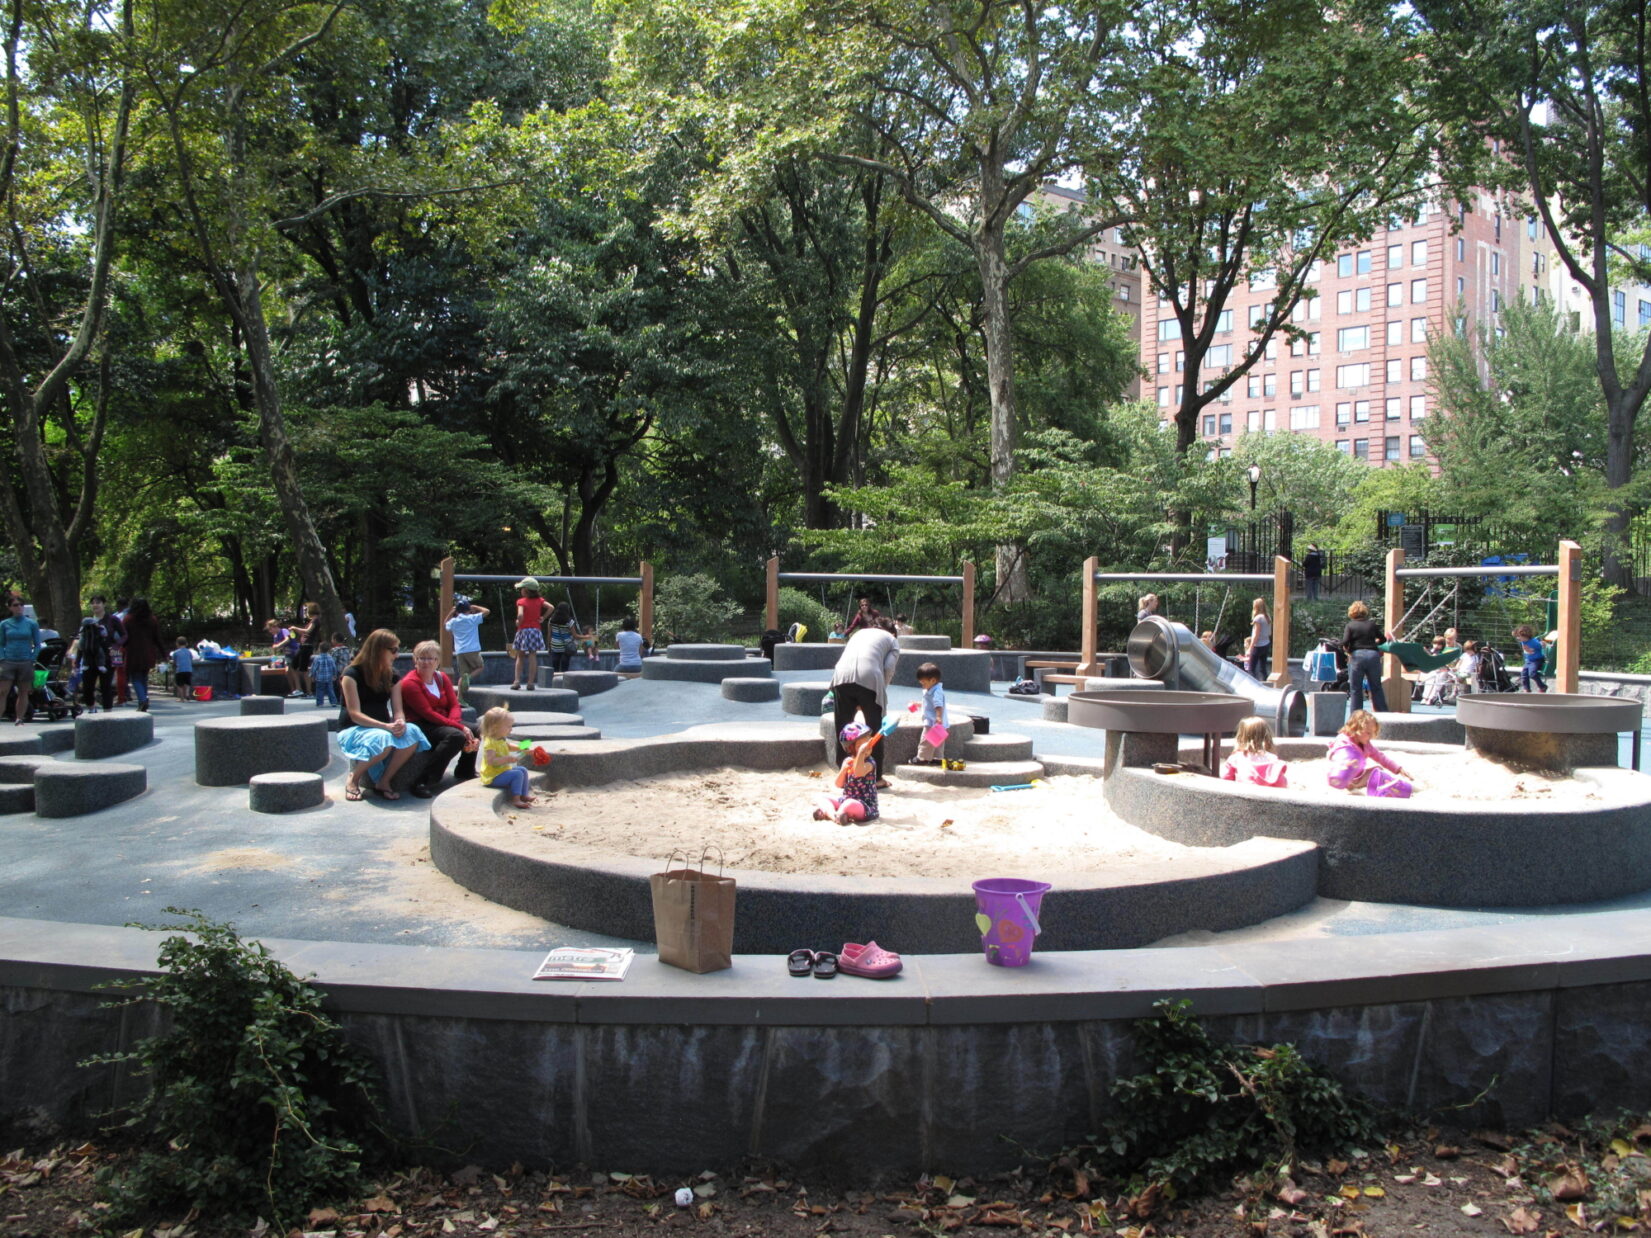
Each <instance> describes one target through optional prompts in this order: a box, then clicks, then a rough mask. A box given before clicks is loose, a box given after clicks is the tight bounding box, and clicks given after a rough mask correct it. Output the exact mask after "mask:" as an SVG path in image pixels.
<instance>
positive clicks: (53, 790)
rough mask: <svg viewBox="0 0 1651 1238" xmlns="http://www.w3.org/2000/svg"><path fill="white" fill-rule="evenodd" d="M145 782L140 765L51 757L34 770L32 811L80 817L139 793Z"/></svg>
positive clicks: (46, 814) (41, 814) (146, 779)
mask: <svg viewBox="0 0 1651 1238" xmlns="http://www.w3.org/2000/svg"><path fill="white" fill-rule="evenodd" d="M99 716H101V715H99ZM140 716H142V717H145V718H147V717H148V716H149V715H147V714H143V715H140ZM148 786H149V771H148V770H146V769H145V768H144V767H143V766H141V765H116V764H113V763H111V762H101V763H99V764H97V765H77V764H74V763H72V762H69V761H53V762H52V763H51V765H50V767H46V766H42V767H41V768H40V769H37V770H35V772H34V811H35V815H36V816H39V817H80V816H84V815H85V814H87V813H89V812H98V811H100V810H102V809H104V808H110V807H113V806H114V805H115V804H121V803H124V802H125V801H127V800H129V799H132V798H133V797H135V796H139V795H142V794H143V793H144V791H145V790H147V789H148Z"/></svg>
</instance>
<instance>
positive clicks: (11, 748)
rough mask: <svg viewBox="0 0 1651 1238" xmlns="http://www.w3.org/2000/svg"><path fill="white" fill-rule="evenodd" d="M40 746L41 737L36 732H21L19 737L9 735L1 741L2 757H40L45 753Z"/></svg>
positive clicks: (0, 755) (0, 751)
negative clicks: (39, 755) (40, 754)
mask: <svg viewBox="0 0 1651 1238" xmlns="http://www.w3.org/2000/svg"><path fill="white" fill-rule="evenodd" d="M44 751H45V749H43V748H42V747H41V746H40V736H38V735H36V734H35V733H34V732H32V731H29V732H27V733H24V732H19V733H18V734H17V735H15V736H12V735H7V736H6V737H5V738H4V739H0V757H22V756H31V755H38V754H39V753H41V752H44Z"/></svg>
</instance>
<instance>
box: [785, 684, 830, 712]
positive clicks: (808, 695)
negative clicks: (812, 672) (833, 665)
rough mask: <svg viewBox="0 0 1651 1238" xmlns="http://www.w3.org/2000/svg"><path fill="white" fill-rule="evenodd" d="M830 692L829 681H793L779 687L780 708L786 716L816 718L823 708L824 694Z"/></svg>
mask: <svg viewBox="0 0 1651 1238" xmlns="http://www.w3.org/2000/svg"><path fill="white" fill-rule="evenodd" d="M830 691H831V681H830V680H829V679H820V680H793V681H792V682H790V683H783V684H781V685H780V707H781V708H782V709H784V710H785V712H786V713H788V714H801V715H803V716H805V717H810V718H812V717H818V716H819V713H820V710H821V709H822V708H824V701H825V697H826V693H828V692H830Z"/></svg>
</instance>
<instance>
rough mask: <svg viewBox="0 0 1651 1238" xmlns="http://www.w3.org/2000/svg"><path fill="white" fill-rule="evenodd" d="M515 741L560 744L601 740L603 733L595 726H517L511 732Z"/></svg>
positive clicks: (511, 736) (541, 724)
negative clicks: (573, 741) (572, 741)
mask: <svg viewBox="0 0 1651 1238" xmlns="http://www.w3.org/2000/svg"><path fill="white" fill-rule="evenodd" d="M510 738H511V739H513V740H517V741H520V740H524V739H527V740H532V741H533V742H534V743H536V744H559V743H564V742H566V741H569V740H575V739H601V738H602V732H601V731H600V730H599V729H597V728H596V727H593V726H546V725H544V724H543V723H540V724H539V725H537V726H516V727H512V728H511V731H510Z"/></svg>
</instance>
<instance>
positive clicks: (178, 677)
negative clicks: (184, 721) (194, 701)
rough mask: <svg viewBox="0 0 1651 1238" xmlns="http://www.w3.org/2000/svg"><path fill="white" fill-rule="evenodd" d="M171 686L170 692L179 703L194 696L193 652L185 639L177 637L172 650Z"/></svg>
mask: <svg viewBox="0 0 1651 1238" xmlns="http://www.w3.org/2000/svg"><path fill="white" fill-rule="evenodd" d="M172 684H173V689H172V690H173V691H174V692H175V693H176V694H177V697H178V699H179V700H180V701H187V700H188V699H189V698H190V697H191V696H193V695H194V691H195V688H194V684H195V651H194V650H193V649H191V648H190V647H189V640H188V638H187V637H183V636H180V637H178V643H177V645H176V646H175V647H174V648H173V650H172Z"/></svg>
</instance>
